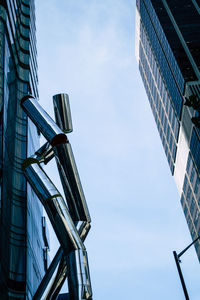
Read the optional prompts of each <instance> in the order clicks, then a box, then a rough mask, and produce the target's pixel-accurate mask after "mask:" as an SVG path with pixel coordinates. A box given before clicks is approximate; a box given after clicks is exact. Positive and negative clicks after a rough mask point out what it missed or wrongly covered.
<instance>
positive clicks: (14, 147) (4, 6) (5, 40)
mask: <svg viewBox="0 0 200 300" xmlns="http://www.w3.org/2000/svg"><path fill="white" fill-rule="evenodd" d="M37 82H38V79H37V62H36V38H35V8H34V0H18V1H15V0H5V1H4V0H3V1H2V0H1V1H0V114H1V118H0V174H1V176H0V177H1V181H0V189H1V192H0V224H1V225H0V228H1V234H0V298H1V299H32V297H33V295H34V292H35V291H36V289H37V286H38V284H39V283H40V281H41V279H42V277H43V275H44V272H45V269H46V268H47V248H48V238H47V235H46V227H45V219H44V218H43V217H42V205H41V204H40V202H39V200H38V199H37V197H36V195H35V194H34V192H33V190H32V189H31V187H30V186H29V185H27V182H26V180H25V177H24V175H23V172H22V167H21V166H22V162H23V161H24V159H25V158H26V157H27V156H30V155H31V154H33V153H34V150H35V149H36V148H39V138H38V131H37V130H36V127H35V126H34V125H33V123H32V122H31V121H30V119H28V118H27V115H26V114H25V113H24V111H23V110H22V108H21V106H20V99H21V98H22V97H23V96H24V95H27V94H32V95H34V96H35V97H37V96H38V90H37Z"/></svg>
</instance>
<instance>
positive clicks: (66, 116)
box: [53, 94, 73, 133]
mask: <svg viewBox="0 0 200 300" xmlns="http://www.w3.org/2000/svg"><path fill="white" fill-rule="evenodd" d="M53 104H54V112H55V119H56V124H57V125H58V126H59V127H60V128H61V129H62V131H63V132H65V133H70V132H72V131H73V127H72V117H71V111H70V106H69V97H68V95H67V94H58V95H55V96H53Z"/></svg>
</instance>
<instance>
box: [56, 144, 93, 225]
mask: <svg viewBox="0 0 200 300" xmlns="http://www.w3.org/2000/svg"><path fill="white" fill-rule="evenodd" d="M54 152H55V155H56V156H57V159H58V160H59V163H60V165H61V166H62V168H63V171H64V174H65V175H66V178H67V181H68V182H69V185H70V187H71V190H72V193H73V195H74V198H75V200H76V202H75V203H74V205H75V206H76V209H77V210H78V212H79V215H80V217H79V219H78V220H82V221H87V222H91V218H90V214H89V210H88V207H87V203H86V200H85V196H84V192H83V188H82V185H81V181H80V177H79V174H78V170H77V167H76V163H75V159H74V155H73V152H72V148H71V145H70V143H69V142H68V143H66V144H62V145H61V144H60V145H57V146H56V147H54Z"/></svg>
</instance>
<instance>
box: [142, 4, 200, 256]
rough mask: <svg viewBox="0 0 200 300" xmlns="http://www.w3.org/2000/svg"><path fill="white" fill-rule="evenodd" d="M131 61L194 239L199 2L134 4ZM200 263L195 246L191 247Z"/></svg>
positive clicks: (199, 149)
mask: <svg viewBox="0 0 200 300" xmlns="http://www.w3.org/2000/svg"><path fill="white" fill-rule="evenodd" d="M136 2H137V4H136V5H137V10H136V57H137V61H138V64H139V70H140V74H141V77H142V80H143V83H144V86H145V89H146V93H147V95H148V99H149V102H150V106H151V109H152V112H153V115H154V118H155V122H156V124H157V128H158V131H159V134H160V138H161V141H162V144H163V147H164V151H165V154H166V157H167V160H168V163H169V167H170V170H171V173H172V175H173V176H174V179H175V182H176V184H177V188H178V191H179V194H180V201H181V204H182V207H183V211H184V214H185V217H186V220H187V223H188V227H189V230H190V233H191V236H192V239H193V240H194V239H195V238H196V237H197V236H199V235H200V117H199V115H200V1H199V0H198V1H197V0H183V1H181V3H180V1H178V0H137V1H136ZM195 248H196V252H197V255H198V258H199V260H200V242H199V241H198V242H196V243H195Z"/></svg>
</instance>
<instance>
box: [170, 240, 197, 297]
mask: <svg viewBox="0 0 200 300" xmlns="http://www.w3.org/2000/svg"><path fill="white" fill-rule="evenodd" d="M199 238H200V236H198V237H197V238H196V239H195V240H194V241H193V242H192V243H191V244H189V245H188V246H187V247H186V248H185V249H184V250H183V251H181V252H180V253H179V254H177V253H176V251H173V254H174V259H175V262H176V267H177V270H178V274H179V277H180V281H181V284H182V288H183V292H184V295H185V299H186V300H189V299H190V298H189V296H188V292H187V289H186V285H185V281H184V278H183V274H182V271H181V266H180V262H181V260H180V257H181V256H182V255H183V254H184V253H185V252H186V251H187V250H188V249H189V248H190V247H191V246H192V245H193V244H194V243H196V241H198V239H199Z"/></svg>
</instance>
